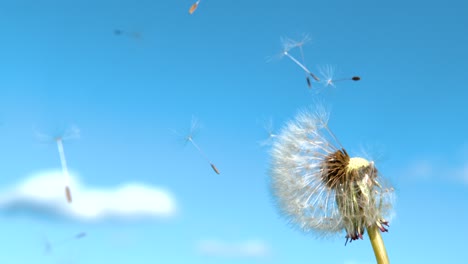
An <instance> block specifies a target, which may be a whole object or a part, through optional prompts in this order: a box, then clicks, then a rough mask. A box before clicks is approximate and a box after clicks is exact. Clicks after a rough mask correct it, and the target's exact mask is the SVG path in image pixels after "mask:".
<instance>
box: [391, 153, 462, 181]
mask: <svg viewBox="0 0 468 264" xmlns="http://www.w3.org/2000/svg"><path fill="white" fill-rule="evenodd" d="M399 174H400V175H401V176H402V178H403V179H405V180H407V181H420V180H430V181H434V180H435V181H449V182H457V183H463V184H466V185H467V186H468V160H465V161H462V162H456V161H453V160H452V161H450V162H444V161H441V160H436V159H421V160H415V161H412V162H410V163H409V164H408V165H407V166H406V168H404V169H403V170H402V172H400V173H399Z"/></svg>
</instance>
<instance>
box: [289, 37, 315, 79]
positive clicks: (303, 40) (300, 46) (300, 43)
mask: <svg viewBox="0 0 468 264" xmlns="http://www.w3.org/2000/svg"><path fill="white" fill-rule="evenodd" d="M309 41H310V38H309V36H308V35H305V36H304V37H303V38H302V40H301V41H298V42H296V43H295V46H296V47H298V48H299V51H300V53H301V59H302V64H303V65H306V63H305V56H304V49H303V48H302V47H303V46H304V44H305V43H307V42H309ZM312 77H313V78H314V79H315V80H316V81H319V80H317V78H316V76H315V75H312ZM306 81H307V86H308V87H309V88H312V82H311V81H310V76H309V74H308V73H306Z"/></svg>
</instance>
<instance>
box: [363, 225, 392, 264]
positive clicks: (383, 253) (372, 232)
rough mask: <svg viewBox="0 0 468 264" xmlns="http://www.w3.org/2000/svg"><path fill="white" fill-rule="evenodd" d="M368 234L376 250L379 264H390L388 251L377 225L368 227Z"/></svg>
mask: <svg viewBox="0 0 468 264" xmlns="http://www.w3.org/2000/svg"><path fill="white" fill-rule="evenodd" d="M367 233H368V234H369V239H370V241H371V244H372V248H373V249H374V254H375V258H376V260H377V264H389V263H390V261H389V260H388V256H387V250H386V249H385V245H384V242H383V240H382V236H381V235H380V230H379V228H378V227H377V225H375V224H374V225H372V226H370V227H368V228H367Z"/></svg>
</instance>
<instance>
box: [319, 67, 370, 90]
mask: <svg viewBox="0 0 468 264" xmlns="http://www.w3.org/2000/svg"><path fill="white" fill-rule="evenodd" d="M319 72H320V75H322V77H323V82H324V83H325V86H333V87H335V83H337V82H342V81H359V80H361V77H359V76H353V77H351V78H338V79H337V78H335V68H334V67H332V66H330V65H326V66H323V67H320V69H319Z"/></svg>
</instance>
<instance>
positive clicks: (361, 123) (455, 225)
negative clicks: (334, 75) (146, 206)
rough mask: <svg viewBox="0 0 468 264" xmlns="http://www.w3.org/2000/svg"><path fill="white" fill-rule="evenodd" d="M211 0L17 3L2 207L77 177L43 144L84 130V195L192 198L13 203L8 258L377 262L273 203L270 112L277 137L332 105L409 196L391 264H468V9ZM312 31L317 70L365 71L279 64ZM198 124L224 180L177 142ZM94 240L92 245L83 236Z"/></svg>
mask: <svg viewBox="0 0 468 264" xmlns="http://www.w3.org/2000/svg"><path fill="white" fill-rule="evenodd" d="M192 4H193V1H191V0H190V1H189V0H178V1H149V0H148V1H128V0H121V1H108V0H81V1H70V0H67V1H56V0H43V1H39V2H38V1H31V0H29V1H26V0H15V1H7V0H4V1H1V2H0V29H1V32H2V41H1V42H0V47H1V48H0V58H1V63H0V124H1V126H0V146H1V151H2V153H3V154H2V162H1V163H0V168H1V172H2V173H1V175H2V177H1V178H0V194H1V195H0V197H2V199H6V198H4V197H8V195H9V194H10V192H11V191H12V190H16V189H15V188H17V187H16V186H21V184H23V183H24V182H25V181H27V180H28V179H32V178H35V177H38V175H42V174H44V173H45V174H53V175H55V174H57V173H58V172H60V170H61V167H60V160H59V155H58V153H57V147H56V145H55V143H54V142H53V141H52V142H49V143H50V144H45V143H44V142H41V141H39V140H38V139H37V137H36V136H35V134H37V132H38V131H39V132H41V133H45V134H49V135H51V136H56V135H60V133H62V132H63V131H64V130H65V129H67V128H70V127H73V126H76V127H78V128H79V130H80V137H79V138H78V139H74V140H69V141H64V148H65V153H66V157H67V162H68V166H69V169H70V171H71V172H72V173H73V175H76V176H77V177H79V180H80V181H81V183H82V186H83V193H86V192H85V191H86V190H87V191H89V190H101V191H115V190H116V189H117V188H121V187H122V186H126V185H127V184H133V183H135V184H140V185H141V186H146V187H148V188H152V189H154V190H158V191H161V192H162V193H164V194H167V197H170V200H171V201H172V202H173V204H172V205H171V208H172V209H173V210H172V211H171V210H170V212H172V213H168V214H169V216H167V215H164V216H161V214H160V213H155V215H156V216H158V217H149V218H145V217H142V218H140V217H138V218H136V219H134V218H132V217H130V218H127V217H119V216H117V217H113V218H105V219H98V220H95V221H94V220H93V221H83V220H82V219H81V220H80V219H79V218H76V217H65V216H63V215H60V214H56V213H54V211H53V210H45V209H44V208H43V207H41V206H38V207H35V206H34V204H32V205H28V202H26V206H25V205H24V204H22V205H18V206H17V207H21V208H17V209H18V210H6V209H5V208H3V209H2V212H1V214H0V233H1V234H2V236H0V244H1V245H2V252H3V253H2V254H0V263H20V264H22V263H25V264H26V263H80V264H81V263H103V262H104V263H194V264H195V263H204V264H206V263H208V264H209V263H341V264H352V263H355V264H358V263H359V264H366V263H374V262H375V261H374V256H373V252H372V250H371V245H370V243H369V241H368V238H367V237H365V239H364V240H363V241H356V242H353V243H351V244H348V245H347V246H346V247H345V246H344V233H343V238H341V237H338V238H337V239H331V240H325V239H316V238H315V237H314V236H312V235H308V234H303V233H301V232H299V231H298V230H296V229H294V228H292V227H290V226H288V224H287V223H286V221H285V220H284V219H283V218H281V216H280V215H279V214H278V210H277V209H276V208H275V207H274V203H273V202H272V197H271V194H270V191H269V189H268V177H269V176H268V166H269V160H270V157H269V148H268V147H265V146H261V145H260V144H259V142H260V141H262V140H264V139H265V138H267V136H268V134H267V133H266V131H265V129H264V124H265V120H268V119H270V118H271V119H272V120H273V127H274V131H278V130H279V129H280V128H281V126H282V125H283V124H284V123H285V122H287V121H288V120H290V119H292V118H293V117H294V115H295V113H297V111H298V110H300V109H303V108H305V107H310V106H313V105H314V104H315V103H316V102H317V101H321V102H324V103H325V104H326V105H327V106H329V108H330V109H331V119H330V127H331V129H332V130H333V131H334V133H335V134H336V135H337V137H338V138H339V139H340V142H341V143H342V144H343V145H344V146H345V147H346V149H347V150H348V152H350V154H351V155H362V154H363V153H364V152H368V153H370V155H371V156H372V157H373V158H374V159H375V161H376V164H377V167H378V168H379V170H380V171H381V172H382V173H383V175H384V176H385V177H386V178H388V179H389V180H390V181H391V182H392V183H393V185H394V186H395V189H396V195H397V201H396V206H395V217H394V219H393V221H392V222H391V223H390V231H389V233H385V234H383V238H384V241H385V243H386V246H387V250H388V254H389V257H390V260H391V261H392V262H393V263H413V262H414V263H442V262H444V263H455V262H459V261H460V258H461V257H462V256H463V250H464V249H465V247H464V245H465V244H466V241H465V239H466V237H467V236H468V229H467V228H466V224H465V223H466V222H467V221H468V216H467V213H466V212H467V211H468V210H467V209H468V208H467V202H468V192H467V191H468V139H467V137H466V135H467V132H468V125H467V123H466V120H467V119H468V108H467V107H466V106H465V104H466V100H467V98H468V92H467V88H468V87H467V83H468V82H467V80H466V78H465V75H466V69H467V62H468V51H467V50H466V47H467V46H468V34H467V33H468V32H467V29H466V28H467V26H468V17H467V16H466V11H465V10H467V9H468V6H467V5H468V4H467V3H466V2H465V1H461V0H449V1H446V2H444V3H443V4H441V3H440V2H436V1H420V0H415V1H411V2H407V1H400V0H397V1H392V2H385V3H384V2H381V1H370V0H358V1H352V2H350V1H338V0H335V1H288V2H285V1H276V0H273V1H264V0H259V1H245V0H240V1H210V0H203V1H201V3H200V5H199V7H198V9H197V10H196V11H195V13H194V14H193V15H189V14H188V9H189V7H190V6H191V5H192ZM116 29H119V30H122V31H123V32H124V34H122V35H115V34H114V30H116ZM134 33H138V34H139V37H135V35H134ZM303 34H308V35H309V36H310V37H311V41H310V42H309V43H307V45H305V46H304V55H305V59H306V62H307V66H308V67H309V68H310V69H311V70H312V71H316V70H317V68H318V67H319V66H321V65H322V66H323V65H333V66H336V69H337V72H338V73H341V75H342V76H345V77H346V76H353V75H359V76H361V78H362V80H361V81H359V82H341V83H337V87H333V88H324V89H323V90H322V92H321V93H318V94H317V93H316V92H314V89H317V88H316V87H317V86H318V85H314V86H313V88H312V89H309V88H308V87H307V85H306V82H305V80H304V79H305V78H304V73H303V72H301V69H300V68H299V67H297V66H296V65H294V64H293V63H292V62H291V61H289V60H287V58H283V59H278V60H273V61H270V62H268V60H267V58H268V57H271V56H274V55H276V54H278V53H280V52H281V49H282V47H281V37H289V38H293V39H300V38H301V36H303ZM192 116H195V117H197V118H198V120H199V122H200V129H199V133H198V134H197V135H196V137H195V138H194V139H195V140H196V142H197V143H198V145H199V146H200V147H201V148H202V149H203V151H204V152H205V153H206V155H207V156H208V157H209V159H210V160H211V161H212V162H213V163H214V164H216V166H217V167H218V168H219V170H220V171H221V174H220V175H216V174H215V173H214V172H213V171H212V170H211V168H210V166H209V164H208V162H207V161H206V160H204V159H203V157H202V156H201V155H200V154H199V153H198V152H197V150H196V149H195V148H194V147H192V146H191V145H190V144H186V145H185V144H184V143H183V140H180V138H178V137H177V135H176V134H175V133H173V132H172V129H173V130H176V131H179V132H180V133H185V131H187V130H188V129H189V127H190V122H191V119H192ZM54 173H55V174H54ZM54 191H55V190H49V189H47V188H46V187H45V188H44V189H42V188H41V189H39V190H38V192H39V193H49V192H51V193H53V192H54ZM60 192H61V191H60ZM74 199H75V200H78V201H79V199H80V197H79V195H78V196H76V197H74ZM29 202H30V203H32V202H31V201H29ZM60 208H62V209H61V210H67V209H63V207H60ZM130 215H131V213H130ZM155 215H152V216H155ZM159 216H161V217H159ZM80 232H86V233H87V236H86V237H84V238H82V239H73V236H74V235H75V234H78V233H80ZM45 238H47V240H49V241H50V243H51V244H52V246H53V247H54V248H53V250H52V251H51V252H50V253H49V254H45V253H44V241H45ZM61 241H67V242H61Z"/></svg>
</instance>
